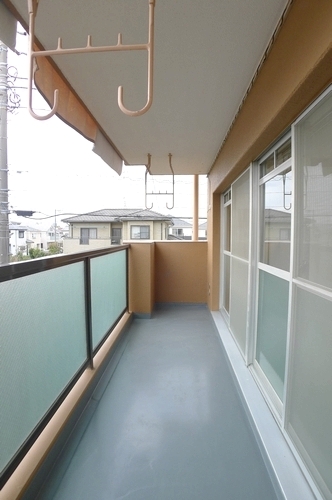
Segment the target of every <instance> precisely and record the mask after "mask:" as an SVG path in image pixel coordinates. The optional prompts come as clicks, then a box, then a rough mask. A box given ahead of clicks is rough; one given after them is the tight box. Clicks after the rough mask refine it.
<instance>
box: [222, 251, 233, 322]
mask: <svg viewBox="0 0 332 500" xmlns="http://www.w3.org/2000/svg"><path fill="white" fill-rule="evenodd" d="M230 267H231V258H230V256H229V255H226V254H225V255H224V295H223V300H224V303H223V306H224V308H225V311H227V312H228V313H229V286H230V272H231V270H230Z"/></svg>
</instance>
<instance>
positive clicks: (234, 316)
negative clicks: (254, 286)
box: [230, 257, 249, 354]
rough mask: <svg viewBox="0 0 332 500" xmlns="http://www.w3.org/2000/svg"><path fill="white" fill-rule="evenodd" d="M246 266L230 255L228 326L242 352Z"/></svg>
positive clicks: (243, 348)
mask: <svg viewBox="0 0 332 500" xmlns="http://www.w3.org/2000/svg"><path fill="white" fill-rule="evenodd" d="M248 267H249V266H248V264H247V262H243V261H241V260H239V259H236V258H235V257H232V270H231V294H230V328H231V331H232V333H233V335H234V337H235V338H236V340H237V343H238V345H239V347H240V349H241V351H242V353H243V354H244V353H245V349H246V333H247V305H248V272H249V271H248Z"/></svg>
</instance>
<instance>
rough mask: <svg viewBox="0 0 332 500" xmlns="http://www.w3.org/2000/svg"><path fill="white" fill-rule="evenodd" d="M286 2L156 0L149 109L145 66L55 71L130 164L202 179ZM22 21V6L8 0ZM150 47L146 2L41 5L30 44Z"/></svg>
mask: <svg viewBox="0 0 332 500" xmlns="http://www.w3.org/2000/svg"><path fill="white" fill-rule="evenodd" d="M286 3H287V0H200V1H198V0H156V6H155V59H154V60H155V77H154V100H153V104H152V107H151V108H150V110H149V111H148V112H147V113H146V114H145V115H143V116H140V117H129V116H126V115H124V114H123V113H122V112H121V111H120V110H119V108H118V105H117V87H118V86H119V85H123V87H124V104H125V106H126V107H127V108H130V109H134V110H135V109H140V108H141V107H143V106H144V104H145V102H146V92H147V89H146V79H147V56H146V53H143V52H130V53H129V52H116V53H114V52H113V53H103V54H85V55H82V54H81V55H70V56H67V55H66V56H65V55H62V56H57V57H56V58H55V62H56V64H57V65H58V66H59V68H60V69H61V71H62V72H63V74H64V75H65V77H66V78H67V79H68V81H69V82H70V84H71V85H72V87H73V88H74V90H75V91H76V92H77V94H78V95H79V96H80V97H81V99H82V100H83V101H84V102H85V104H86V106H87V107H88V109H89V110H90V111H91V113H92V114H93V115H94V117H95V119H96V120H97V122H98V123H99V124H100V126H101V127H102V128H103V129H104V131H105V132H106V133H107V135H108V137H109V138H110V139H111V141H112V142H113V144H114V145H115V146H116V148H117V149H118V151H119V152H120V153H121V155H122V157H123V159H124V160H125V161H126V162H127V163H128V164H146V163H147V154H148V153H150V154H151V155H152V162H151V170H152V173H153V174H161V173H164V174H165V173H169V166H168V154H169V153H171V154H172V155H173V157H172V163H173V168H174V172H175V174H189V173H190V174H195V173H196V174H203V173H207V172H208V171H209V169H210V167H211V165H212V163H213V161H214V159H215V157H216V154H217V152H218V150H219V148H220V145H221V143H222V141H223V138H224V137H225V135H226V133H227V130H228V128H229V126H230V124H231V122H232V120H233V117H234V115H235V113H236V111H237V109H238V107H239V104H240V103H241V100H242V98H243V96H244V94H245V91H246V89H247V88H248V85H249V83H250V81H251V79H252V76H253V74H254V72H255V70H256V68H257V66H258V64H259V61H260V59H261V57H262V55H263V53H264V51H265V48H266V46H267V44H268V42H269V40H270V38H271V36H272V33H273V31H274V29H275V27H276V25H277V23H278V21H279V19H280V17H281V14H282V12H283V10H284V8H285V6H286ZM12 4H13V5H14V6H15V7H16V9H17V10H18V12H19V13H20V15H21V16H22V17H23V18H24V19H25V20H26V21H27V19H28V16H27V10H28V9H27V0H12ZM118 32H121V33H122V34H123V43H124V44H128V43H146V42H147V36H148V34H147V33H148V0H94V1H93V2H92V1H91V0H70V1H68V0H56V1H55V0H40V1H39V6H38V14H37V19H36V35H37V37H38V39H39V41H40V42H41V43H42V44H43V46H44V47H45V48H46V49H51V48H55V47H56V44H57V39H58V37H59V36H60V37H62V38H63V46H64V47H77V46H84V45H86V40H87V35H89V34H90V35H92V43H93V45H115V44H116V43H117V34H118Z"/></svg>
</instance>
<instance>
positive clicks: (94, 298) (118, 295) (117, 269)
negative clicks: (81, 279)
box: [91, 250, 127, 348]
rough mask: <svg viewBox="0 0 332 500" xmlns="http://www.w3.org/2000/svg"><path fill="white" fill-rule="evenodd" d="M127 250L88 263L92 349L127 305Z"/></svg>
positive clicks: (96, 258)
mask: <svg viewBox="0 0 332 500" xmlns="http://www.w3.org/2000/svg"><path fill="white" fill-rule="evenodd" d="M126 275H127V263H126V251H125V250H124V251H121V252H116V253H111V254H109V255H104V256H102V257H95V258H93V259H92V260H91V309H92V343H93V348H95V347H96V346H97V345H98V344H99V342H100V341H101V340H102V339H103V337H104V336H105V335H106V333H107V332H108V330H109V329H110V328H111V326H112V325H113V324H114V322H115V321H116V320H117V319H118V318H119V316H120V315H121V313H122V312H123V311H124V310H125V309H126V306H127V292H126V287H127V278H126Z"/></svg>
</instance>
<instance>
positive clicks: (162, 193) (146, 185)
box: [145, 153, 174, 210]
mask: <svg viewBox="0 0 332 500" xmlns="http://www.w3.org/2000/svg"><path fill="white" fill-rule="evenodd" d="M168 161H169V167H170V169H171V172H172V192H170V193H169V192H168V191H166V192H160V191H159V192H156V191H150V192H148V180H147V178H148V174H150V175H152V173H151V155H150V153H149V154H148V163H147V165H146V170H145V208H146V209H147V210H151V209H152V207H153V203H151V206H150V207H149V206H148V203H147V197H148V196H150V195H151V196H152V195H153V196H166V195H167V196H172V206H169V205H168V203H166V207H167V208H168V210H172V208H174V170H173V166H172V155H171V153H169V154H168Z"/></svg>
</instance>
